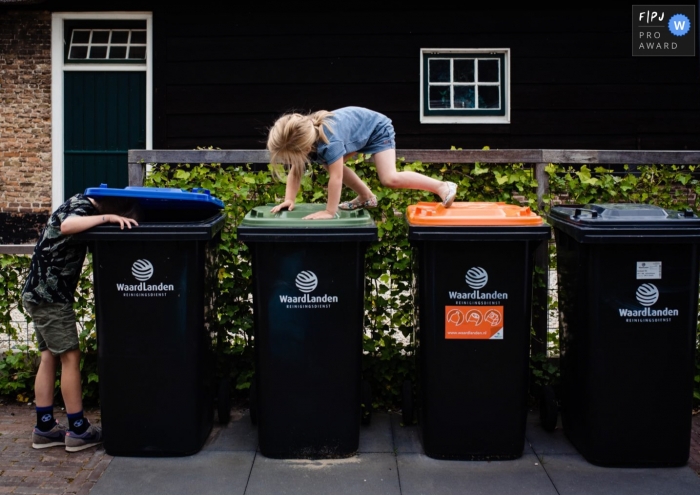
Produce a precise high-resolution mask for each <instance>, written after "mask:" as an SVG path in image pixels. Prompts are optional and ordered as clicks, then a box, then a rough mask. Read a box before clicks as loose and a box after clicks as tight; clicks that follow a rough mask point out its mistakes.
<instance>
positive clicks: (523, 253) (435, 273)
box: [407, 202, 551, 460]
mask: <svg viewBox="0 0 700 495" xmlns="http://www.w3.org/2000/svg"><path fill="white" fill-rule="evenodd" d="M407 220H408V238H409V240H410V242H411V244H412V245H413V246H414V247H415V248H416V250H417V259H418V266H417V270H418V271H417V274H416V276H417V280H418V314H419V328H418V331H417V333H416V352H417V357H418V359H417V367H418V369H419V373H418V375H419V381H420V383H419V385H420V387H419V391H420V393H419V396H420V401H419V402H420V405H421V408H420V411H421V413H422V414H421V415H420V419H419V423H420V427H421V431H422V441H423V448H424V450H425V453H426V455H428V456H429V457H433V458H436V459H462V460H493V459H515V458H518V457H520V456H521V455H522V453H523V448H524V443H525V423H526V419H527V400H528V378H529V357H530V327H531V322H530V317H531V300H532V273H533V269H534V252H535V249H536V248H537V247H538V246H539V245H540V244H541V243H543V242H546V240H547V239H549V238H550V236H551V228H550V226H549V225H547V224H546V223H544V221H543V219H542V217H540V216H539V215H536V214H535V213H533V212H532V211H531V210H530V208H528V207H522V206H518V205H509V204H505V203H501V202H492V203H489V202H455V203H453V204H452V206H451V207H450V208H449V209H447V208H444V207H443V206H442V205H441V204H439V203H417V204H415V205H410V206H409V207H408V211H407Z"/></svg>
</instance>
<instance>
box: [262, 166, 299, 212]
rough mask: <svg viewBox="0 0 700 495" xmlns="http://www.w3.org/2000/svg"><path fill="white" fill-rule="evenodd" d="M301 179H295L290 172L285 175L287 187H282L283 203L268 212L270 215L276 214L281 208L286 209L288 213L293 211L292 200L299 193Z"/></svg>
mask: <svg viewBox="0 0 700 495" xmlns="http://www.w3.org/2000/svg"><path fill="white" fill-rule="evenodd" d="M300 184H301V177H297V176H296V175H294V174H292V173H291V172H290V173H289V174H287V185H286V186H285V187H284V201H283V202H282V203H280V204H278V205H277V206H275V207H274V208H272V209H271V210H270V213H277V212H278V211H280V210H281V209H282V208H287V209H288V210H289V211H292V210H293V209H294V200H295V199H296V198H297V193H298V192H299V185H300Z"/></svg>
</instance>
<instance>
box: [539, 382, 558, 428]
mask: <svg viewBox="0 0 700 495" xmlns="http://www.w3.org/2000/svg"><path fill="white" fill-rule="evenodd" d="M557 413H558V405H557V398H556V395H555V394H554V387H552V386H551V385H545V386H543V387H542V392H541V395H540V424H541V425H542V429H544V430H545V431H554V430H555V429H556V427H557Z"/></svg>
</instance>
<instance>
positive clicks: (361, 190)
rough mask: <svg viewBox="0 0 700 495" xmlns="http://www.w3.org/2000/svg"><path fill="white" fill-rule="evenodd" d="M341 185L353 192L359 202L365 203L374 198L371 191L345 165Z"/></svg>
mask: <svg viewBox="0 0 700 495" xmlns="http://www.w3.org/2000/svg"><path fill="white" fill-rule="evenodd" d="M343 184H345V185H346V186H348V187H349V188H350V189H352V190H353V191H355V193H357V196H358V197H359V198H360V201H367V200H368V199H370V198H371V197H372V196H374V194H372V190H371V189H370V188H369V187H367V184H365V183H364V181H363V180H362V179H360V177H359V176H358V175H357V174H356V173H355V171H354V170H353V169H351V168H350V167H348V166H347V165H343Z"/></svg>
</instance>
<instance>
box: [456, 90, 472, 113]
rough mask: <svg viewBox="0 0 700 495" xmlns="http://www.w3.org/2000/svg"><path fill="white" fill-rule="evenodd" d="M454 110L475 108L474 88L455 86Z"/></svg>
mask: <svg viewBox="0 0 700 495" xmlns="http://www.w3.org/2000/svg"><path fill="white" fill-rule="evenodd" d="M454 93H455V94H454V108H474V86H455V89H454Z"/></svg>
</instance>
